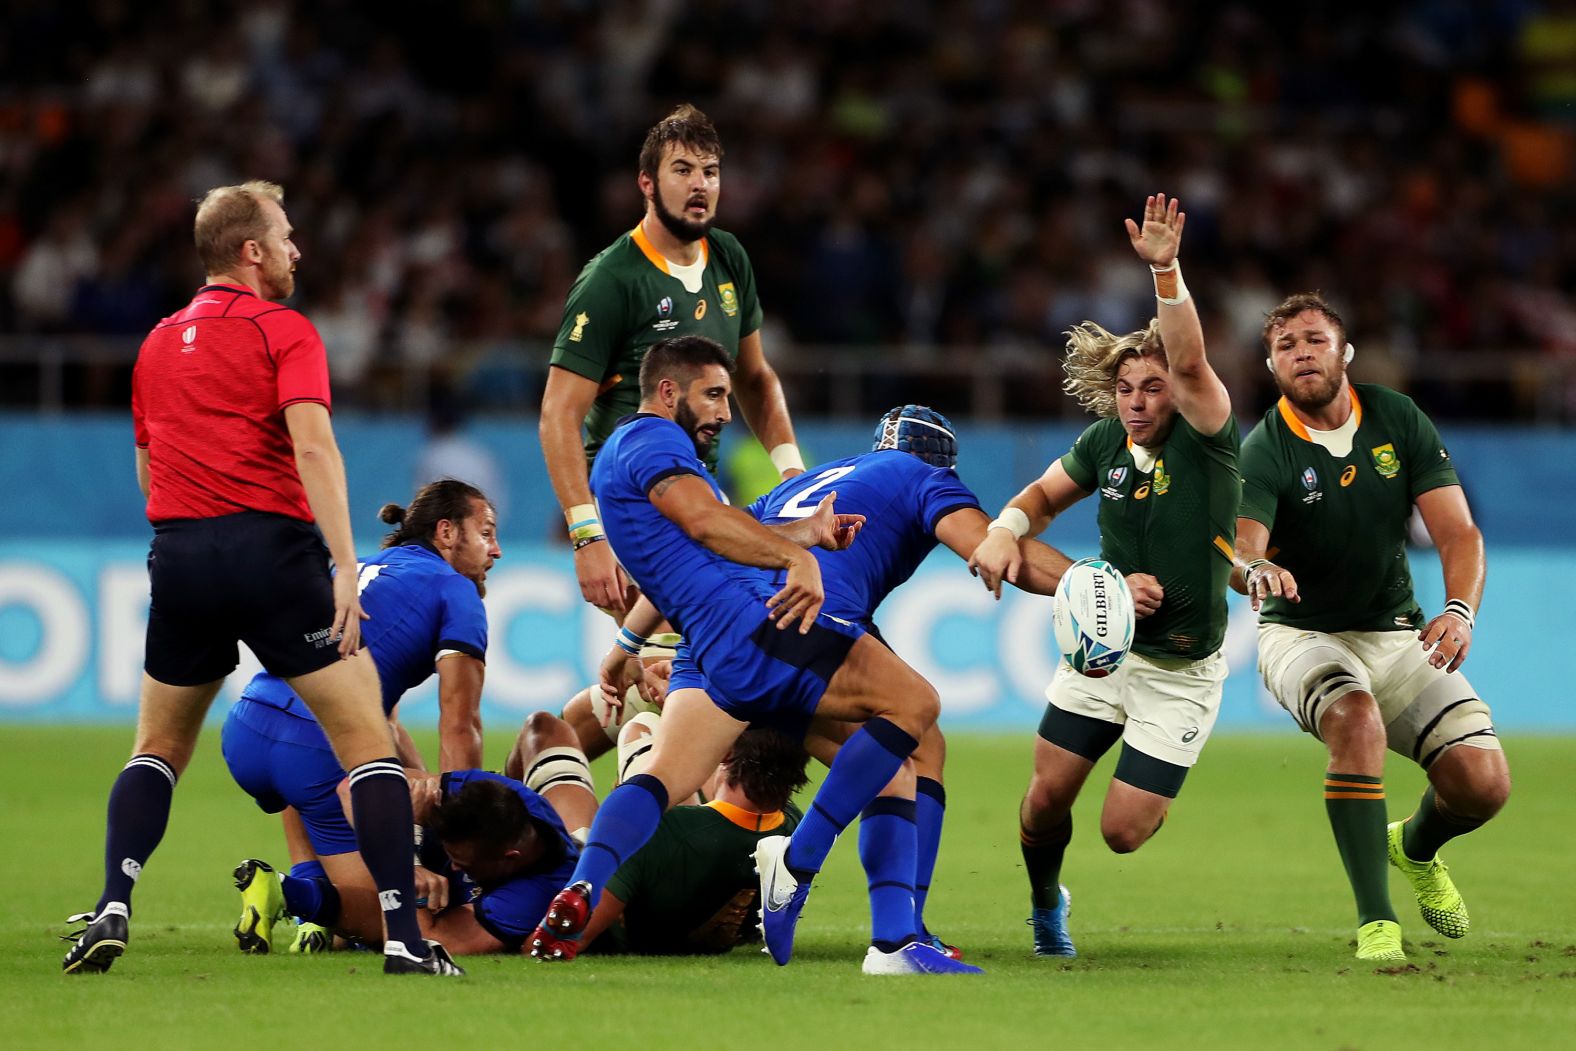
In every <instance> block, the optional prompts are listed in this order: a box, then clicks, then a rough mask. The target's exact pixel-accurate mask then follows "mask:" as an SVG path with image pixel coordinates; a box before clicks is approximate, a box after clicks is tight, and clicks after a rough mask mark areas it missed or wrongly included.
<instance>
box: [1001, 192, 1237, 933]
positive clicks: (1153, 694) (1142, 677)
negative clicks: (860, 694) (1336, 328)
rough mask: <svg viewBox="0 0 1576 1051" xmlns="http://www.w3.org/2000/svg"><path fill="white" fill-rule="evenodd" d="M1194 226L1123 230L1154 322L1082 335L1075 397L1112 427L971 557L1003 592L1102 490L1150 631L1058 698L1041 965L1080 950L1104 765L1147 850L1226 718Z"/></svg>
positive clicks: (1163, 206)
mask: <svg viewBox="0 0 1576 1051" xmlns="http://www.w3.org/2000/svg"><path fill="white" fill-rule="evenodd" d="M1185 221H1186V215H1185V213H1183V212H1181V211H1180V210H1179V209H1178V206H1177V202H1176V201H1174V200H1173V201H1170V202H1169V203H1168V202H1167V201H1166V198H1165V195H1164V194H1157V195H1155V196H1153V197H1150V198H1149V199H1148V200H1147V201H1146V202H1145V205H1144V219H1143V225H1142V226H1140V225H1139V224H1137V223H1135V222H1133V221H1132V220H1131V219H1129V220H1127V234H1128V238H1129V240H1130V241H1131V243H1132V246H1133V250H1134V251H1135V252H1136V253H1137V254H1138V257H1139V258H1140V259H1142V260H1144V261H1145V262H1146V263H1148V264H1149V268H1150V270H1151V271H1152V272H1153V274H1154V281H1155V296H1156V299H1157V300H1158V301H1159V305H1158V309H1157V312H1156V313H1157V317H1156V319H1155V320H1154V321H1151V322H1150V324H1149V326H1148V328H1146V329H1144V330H1141V331H1139V332H1134V333H1130V334H1129V335H1126V336H1121V337H1117V336H1114V335H1112V334H1111V333H1109V332H1107V331H1106V330H1105V329H1103V328H1101V327H1100V326H1099V325H1096V324H1094V323H1093V322H1087V321H1086V322H1084V323H1083V324H1081V325H1079V326H1078V327H1076V328H1075V329H1073V330H1072V331H1071V332H1070V333H1068V337H1069V338H1068V343H1067V356H1066V360H1065V362H1064V366H1063V367H1064V370H1065V372H1066V375H1067V381H1066V384H1065V386H1066V389H1067V391H1068V393H1070V394H1073V395H1074V396H1076V397H1077V398H1078V400H1079V402H1080V403H1081V404H1082V405H1083V406H1084V407H1085V408H1087V409H1090V410H1091V411H1093V412H1094V413H1095V414H1096V415H1097V416H1100V417H1101V419H1100V420H1099V421H1098V422H1096V423H1094V424H1092V425H1091V426H1090V427H1089V428H1088V429H1087V430H1085V431H1084V433H1083V434H1082V435H1081V436H1080V437H1079V438H1078V440H1077V441H1076V442H1075V443H1074V444H1073V447H1072V450H1071V451H1070V452H1069V453H1067V455H1065V456H1063V457H1062V458H1061V459H1060V460H1057V461H1056V462H1054V463H1052V464H1051V466H1050V467H1049V468H1047V469H1046V471H1045V473H1044V474H1043V475H1042V476H1041V477H1040V478H1039V480H1037V481H1036V482H1034V483H1032V484H1030V485H1029V486H1028V487H1026V488H1025V489H1024V490H1023V492H1021V493H1019V494H1018V495H1017V496H1015V497H1014V498H1013V499H1012V500H1011V501H1010V502H1009V503H1008V504H1007V506H1006V507H1005V508H1003V509H1002V512H1001V514H1000V515H999V516H998V517H997V518H996V520H995V521H994V522H992V523H991V529H990V531H989V533H988V534H987V535H986V537H985V539H984V540H983V541H981V543H980V545H979V547H978V548H977V549H976V550H975V552H974V555H973V557H972V559H971V560H970V565H971V566H973V567H974V568H976V569H977V570H978V572H979V574H980V576H981V578H982V579H983V580H984V582H985V586H986V587H988V588H990V589H991V590H992V591H999V589H1000V586H1001V580H1002V579H1003V578H1005V579H1007V580H1009V581H1014V580H1016V579H1017V578H1018V577H1019V575H1020V574H1021V573H1022V568H1021V567H1022V554H1021V552H1020V549H1019V546H1018V540H1019V539H1020V538H1022V537H1024V536H1028V535H1031V534H1036V533H1038V532H1040V531H1041V530H1042V529H1044V528H1045V527H1046V526H1047V525H1048V524H1049V523H1050V521H1051V519H1052V518H1054V517H1055V516H1056V515H1057V514H1060V513H1061V512H1062V511H1064V510H1066V509H1067V508H1068V507H1070V506H1071V505H1072V504H1074V503H1076V502H1077V501H1079V500H1081V499H1083V498H1084V497H1085V496H1088V495H1089V494H1090V493H1091V492H1094V491H1095V490H1096V489H1098V490H1099V493H1100V496H1099V500H1100V507H1099V512H1098V520H1099V524H1100V554H1101V557H1103V558H1105V559H1106V560H1107V561H1108V562H1110V563H1111V564H1112V565H1114V566H1116V567H1117V569H1118V570H1119V571H1121V572H1122V573H1123V574H1124V575H1125V576H1126V578H1127V581H1128V587H1129V589H1130V590H1131V591H1132V593H1133V601H1134V606H1135V609H1136V612H1137V614H1138V616H1139V617H1141V618H1142V619H1140V620H1139V621H1138V626H1137V630H1136V632H1135V634H1134V640H1133V648H1132V652H1130V653H1129V654H1128V657H1127V659H1126V660H1125V661H1124V662H1123V664H1122V665H1121V667H1120V668H1118V669H1117V671H1116V672H1114V673H1113V674H1111V675H1110V676H1109V677H1107V678H1103V679H1086V678H1084V677H1083V676H1081V675H1079V674H1077V673H1076V672H1074V671H1073V670H1072V669H1071V668H1070V667H1068V666H1066V665H1065V664H1063V665H1062V666H1061V667H1059V668H1058V669H1057V672H1056V677H1055V679H1053V680H1052V682H1051V685H1050V686H1049V687H1048V688H1047V689H1046V697H1047V699H1048V701H1049V703H1048V704H1047V705H1046V708H1045V716H1044V718H1043V719H1042V720H1041V721H1040V731H1039V739H1038V740H1036V741H1035V744H1034V774H1033V776H1032V778H1031V779H1030V781H1029V788H1028V791H1027V793H1026V794H1025V795H1024V799H1023V804H1022V806H1021V808H1020V811H1019V819H1020V823H1021V827H1020V838H1021V841H1022V845H1023V858H1024V863H1025V867H1026V868H1027V870H1028V875H1029V889H1030V896H1031V901H1032V905H1033V908H1032V912H1031V914H1030V918H1029V923H1030V926H1031V927H1032V928H1033V931H1034V951H1035V954H1036V955H1037V956H1075V955H1077V951H1076V950H1075V949H1074V947H1073V943H1072V940H1071V938H1070V937H1069V936H1068V933H1067V906H1068V901H1067V895H1066V893H1065V890H1064V889H1063V888H1061V887H1060V884H1059V878H1060V873H1061V867H1062V859H1063V856H1064V854H1065V853H1066V849H1067V844H1068V842H1069V840H1070V839H1071V837H1072V805H1073V801H1074V800H1075V799H1077V797H1078V793H1079V792H1080V790H1081V789H1082V788H1083V784H1084V780H1085V778H1087V777H1088V776H1089V771H1090V770H1091V769H1092V768H1093V767H1094V764H1095V762H1096V761H1098V760H1099V758H1100V757H1101V756H1102V755H1104V754H1105V753H1106V751H1107V750H1108V749H1109V748H1110V747H1111V746H1112V745H1113V744H1115V743H1116V742H1117V741H1118V740H1121V741H1122V755H1121V758H1120V759H1119V760H1118V762H1117V766H1116V774H1115V776H1114V778H1113V780H1112V782H1111V786H1110V788H1109V790H1108V791H1107V792H1106V797H1105V807H1104V810H1103V812H1102V813H1101V817H1100V831H1101V833H1102V834H1103V835H1104V837H1105V841H1106V843H1107V844H1108V845H1109V846H1110V848H1111V849H1112V850H1114V851H1116V852H1118V853H1124V854H1125V853H1128V852H1130V851H1134V850H1137V849H1138V848H1139V847H1140V846H1142V845H1143V843H1144V842H1145V841H1147V840H1148V839H1149V837H1150V836H1152V835H1153V834H1154V833H1155V832H1156V831H1157V830H1158V829H1159V828H1160V825H1161V822H1163V821H1164V820H1165V816H1166V813H1167V811H1168V810H1169V808H1170V806H1171V801H1172V799H1174V798H1175V797H1176V795H1177V793H1178V792H1179V791H1180V790H1181V788H1182V782H1183V780H1184V778H1186V776H1187V772H1188V769H1189V768H1190V767H1192V766H1193V765H1194V763H1196V762H1197V761H1198V757H1199V753H1200V752H1201V751H1202V749H1203V747H1204V743H1205V741H1207V740H1208V739H1209V734H1210V730H1211V729H1212V728H1213V726H1214V724H1215V717H1216V715H1217V714H1218V712H1219V709H1220V691H1221V685H1222V683H1223V682H1224V681H1225V677H1226V663H1225V660H1224V658H1222V656H1221V654H1220V645H1221V642H1222V640H1223V639H1224V638H1225V629H1226V586H1227V579H1228V577H1229V575H1230V572H1231V550H1232V548H1231V544H1232V537H1233V534H1234V531H1235V528H1236V519H1237V508H1238V503H1239V500H1240V496H1241V486H1240V483H1239V481H1238V478H1237V425H1236V421H1235V420H1234V419H1233V418H1232V415H1231V401H1230V398H1229V397H1228V395H1227V393H1226V388H1225V386H1224V385H1223V384H1222V383H1221V382H1220V379H1219V377H1217V376H1216V375H1215V371H1214V369H1212V368H1211V367H1210V365H1209V361H1208V360H1207V358H1206V357H1205V353H1204V336H1203V330H1202V328H1201V327H1200V325H1199V320H1198V311H1197V309H1196V308H1195V307H1194V304H1193V301H1192V299H1191V297H1190V296H1189V295H1188V291H1187V286H1186V285H1185V284H1183V282H1182V273H1181V270H1180V264H1179V263H1178V261H1177V253H1178V250H1179V248H1180V246H1181V241H1182V228H1183V225H1184V223H1185Z"/></svg>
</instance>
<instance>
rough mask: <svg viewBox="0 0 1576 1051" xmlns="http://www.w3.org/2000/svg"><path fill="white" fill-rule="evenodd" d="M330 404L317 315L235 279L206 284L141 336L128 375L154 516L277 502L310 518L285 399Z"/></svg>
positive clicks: (203, 514) (278, 509) (279, 510)
mask: <svg viewBox="0 0 1576 1051" xmlns="http://www.w3.org/2000/svg"><path fill="white" fill-rule="evenodd" d="M300 401H314V402H317V403H318V404H320V405H323V406H324V407H327V406H328V405H329V394H328V358H327V355H326V354H325V353H324V350H323V341H322V339H321V338H319V336H318V334H317V329H315V328H313V327H312V323H311V322H310V321H308V320H307V319H306V318H304V317H302V316H301V315H300V314H298V313H296V312H295V311H294V310H291V309H290V308H289V307H284V306H280V305H279V304H277V303H268V302H264V301H263V300H261V299H258V298H257V296H255V295H253V294H252V293H251V292H250V291H248V290H247V289H245V288H240V287H237V286H234V285H207V286H205V287H203V288H201V289H198V291H197V295H196V297H195V298H194V299H193V300H192V301H191V303H189V304H188V305H187V306H186V308H185V309H184V310H182V311H180V313H178V314H172V315H170V316H169V317H167V318H165V319H164V320H163V321H161V322H159V324H158V327H157V328H155V329H154V330H153V331H152V332H150V333H149V334H148V338H147V339H145V340H143V343H142V349H141V350H140V351H139V352H138V353H137V367H136V369H135V370H134V371H133V372H132V379H131V416H132V422H133V424H134V426H135V428H136V440H137V446H138V448H142V449H147V450H148V473H149V480H150V482H151V486H150V495H149V497H148V520H149V521H150V522H163V521H167V520H169V519H173V518H214V517H217V516H218V515H228V514H235V513H236V512H238V511H271V512H273V513H275V514H281V515H288V516H290V517H291V518H299V519H302V520H303V521H307V522H310V521H312V509H311V507H310V506H308V504H307V500H306V490H305V489H304V488H302V486H301V476H300V474H299V473H298V472H297V471H296V465H295V447H294V446H293V445H292V444H291V442H290V432H289V431H288V430H287V429H286V427H285V416H284V410H285V406H287V405H293V404H295V403H296V402H300Z"/></svg>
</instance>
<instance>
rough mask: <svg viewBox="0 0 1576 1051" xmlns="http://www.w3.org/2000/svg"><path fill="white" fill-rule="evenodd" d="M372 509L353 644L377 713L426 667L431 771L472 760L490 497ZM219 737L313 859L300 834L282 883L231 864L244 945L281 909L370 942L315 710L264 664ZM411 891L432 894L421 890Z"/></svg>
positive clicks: (370, 907) (438, 491)
mask: <svg viewBox="0 0 1576 1051" xmlns="http://www.w3.org/2000/svg"><path fill="white" fill-rule="evenodd" d="M381 514H382V516H383V519H384V521H386V522H389V523H390V524H391V525H394V526H395V529H394V530H393V531H392V532H391V533H389V534H388V536H387V537H385V538H384V542H383V543H384V546H383V550H382V551H381V552H379V553H378V554H377V555H376V556H374V557H373V558H370V559H368V560H367V561H366V562H364V563H362V564H361V565H360V567H359V570H358V573H359V576H358V587H359V589H360V599H361V603H362V607H363V608H364V609H365V610H366V611H367V613H368V614H369V616H370V618H371V619H369V620H368V621H367V622H366V625H365V628H364V635H363V640H364V643H365V646H366V648H367V649H369V650H370V651H371V658H372V660H373V662H374V663H375V664H376V667H377V673H378V679H379V681H380V683H381V686H382V703H383V711H384V712H385V714H386V716H387V717H388V718H390V719H392V718H393V716H394V712H395V710H396V706H397V705H398V704H399V700H400V698H401V697H402V696H403V695H404V694H405V692H406V691H407V690H410V689H413V688H415V687H416V686H418V685H420V684H421V683H422V682H424V681H425V680H426V679H427V678H428V677H429V676H430V675H432V674H433V672H434V671H436V672H437V674H438V703H439V762H440V766H441V768H442V769H444V770H453V769H468V768H472V767H476V766H479V765H480V763H481V754H482V739H481V692H482V683H483V680H484V676H485V665H484V663H483V660H484V658H485V656H486V652H487V612H486V609H485V607H484V606H483V605H482V595H483V594H484V592H485V590H486V580H487V573H488V570H490V569H491V568H492V564H493V562H494V560H496V559H498V558H501V557H502V551H501V550H500V549H499V547H498V541H497V536H496V531H497V521H496V518H495V515H494V512H493V508H492V505H491V504H490V503H489V502H488V500H487V497H486V495H485V494H483V493H482V492H481V491H480V490H478V489H476V488H474V487H473V486H470V485H467V484H466V483H464V482H457V481H454V480H452V479H446V480H443V481H438V482H433V483H431V484H429V485H426V486H424V487H423V488H422V489H421V490H420V491H419V492H417V494H416V496H415V498H414V499H413V500H412V501H411V503H410V507H409V508H401V507H399V506H398V505H395V504H389V505H388V506H386V507H385V508H384V509H383V511H382V512H381ZM386 733H387V730H385V734H386ZM400 736H401V741H402V746H401V747H400V748H399V749H398V750H399V752H400V753H401V755H400V760H401V762H402V763H403V764H405V765H406V766H407V767H416V768H420V766H421V763H420V760H419V757H416V756H414V755H413V754H411V749H410V747H409V744H408V742H409V738H408V737H405V736H404V735H403V734H402V735H400ZM222 742H223V750H224V758H225V762H226V764H227V765H228V766H229V768H230V773H231V776H232V777H234V778H235V781H236V783H237V784H239V785H240V786H241V787H242V788H243V789H244V790H245V791H246V792H247V793H248V794H249V795H251V796H252V798H253V799H255V800H256V801H257V805H258V806H259V807H261V808H262V809H263V810H265V811H267V812H269V813H277V812H279V811H281V810H283V809H284V808H286V807H291V808H293V809H294V811H295V812H296V813H297V814H298V815H299V818H300V821H301V823H302V825H303V826H304V832H305V837H306V840H307V842H308V843H309V844H310V852H311V855H313V857H312V858H311V859H310V860H309V859H308V858H307V857H303V856H301V855H302V854H303V851H302V848H301V845H300V844H299V841H297V843H296V844H295V845H294V846H293V847H292V860H293V861H296V862H298V863H299V864H298V865H297V866H296V867H295V869H293V876H290V877H285V878H284V880H283V887H282V890H281V881H280V880H279V879H277V878H276V874H275V873H274V871H273V870H272V869H271V868H270V867H269V866H267V865H266V864H263V863H261V862H257V861H246V862H243V863H242V864H241V865H240V866H239V867H238V868H237V869H236V871H235V880H236V886H237V888H238V889H240V891H241V901H242V910H241V920H240V923H239V924H238V925H237V927H236V930H235V936H236V939H237V941H238V942H239V943H240V946H241V949H242V950H243V951H245V952H254V953H261V952H268V951H269V950H270V948H271V947H272V941H273V924H274V922H275V921H276V920H277V919H278V917H279V916H280V915H282V912H281V909H282V908H284V907H287V908H288V910H289V912H290V913H292V914H293V915H295V916H298V917H301V918H302V919H304V920H306V921H307V922H312V923H320V924H322V925H324V926H329V927H333V928H335V929H338V930H341V931H344V932H347V933H349V934H352V935H354V936H355V937H357V938H360V939H362V940H363V941H367V942H370V943H373V944H376V943H377V942H379V941H380V940H381V935H380V934H378V933H377V931H378V927H379V914H380V912H381V909H380V904H379V901H378V898H377V894H376V888H375V887H374V886H373V884H372V881H371V877H370V875H369V873H368V872H367V868H366V865H365V864H364V862H363V860H362V857H361V855H360V854H359V853H358V852H357V850H356V840H355V833H354V831H353V829H352V828H351V824H350V822H349V821H348V820H347V818H346V812H345V810H344V808H343V807H342V805H341V799H340V794H339V790H340V786H341V782H342V781H344V779H345V771H344V769H343V767H341V766H340V764H339V761H338V759H337V758H336V756H335V754H334V752H333V750H332V749H330V748H329V745H328V741H327V739H326V738H325V737H324V734H323V729H322V727H321V726H319V725H318V723H317V721H316V719H314V718H313V716H312V713H311V712H310V711H309V710H308V709H307V708H306V706H305V705H303V704H302V703H301V701H300V699H299V698H298V697H297V696H296V695H295V693H294V692H293V691H292V690H291V688H290V686H289V684H288V683H286V682H284V681H283V680H281V679H279V678H277V677H275V676H273V675H269V674H267V673H266V672H265V673H262V674H260V675H257V676H256V677H254V678H253V679H252V681H251V682H250V683H248V684H247V686H246V688H245V689H244V690H243V691H242V693H241V698H240V700H238V701H237V702H236V703H235V704H234V705H233V706H232V707H231V708H230V711H229V714H228V715H227V716H226V718H225V723H224V730H223V734H222ZM417 878H418V881H420V882H423V883H425V884H426V885H427V887H428V888H429V889H430V887H431V886H432V885H434V884H435V883H436V882H437V881H436V878H435V877H433V876H432V874H431V873H427V872H418V873H417ZM417 896H418V897H422V898H426V899H427V900H428V901H429V903H430V902H431V900H432V897H431V895H430V894H428V893H424V892H423V891H422V888H418V892H417ZM324 918H326V919H327V922H326V923H325V922H324Z"/></svg>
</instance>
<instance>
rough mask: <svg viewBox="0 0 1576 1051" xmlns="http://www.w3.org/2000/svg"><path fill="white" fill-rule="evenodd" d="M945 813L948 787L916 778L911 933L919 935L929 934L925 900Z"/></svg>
mask: <svg viewBox="0 0 1576 1051" xmlns="http://www.w3.org/2000/svg"><path fill="white" fill-rule="evenodd" d="M946 813H947V790H946V789H945V788H943V787H942V786H941V782H940V781H937V780H936V779H935V778H931V777H921V778H918V779H917V780H916V782H915V784H914V819H915V823H916V825H917V831H918V840H919V847H918V854H917V856H916V857H915V861H914V927H915V928H916V930H915V932H914V933H916V934H919V935H920V936H924V935H926V934H928V933H930V931H929V928H927V927H926V926H925V899H926V898H928V897H929V895H930V880H931V877H932V876H934V875H935V873H936V856H937V855H938V854H940V853H941V822H942V819H943V818H944V817H946Z"/></svg>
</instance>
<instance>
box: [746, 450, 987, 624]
mask: <svg viewBox="0 0 1576 1051" xmlns="http://www.w3.org/2000/svg"><path fill="white" fill-rule="evenodd" d="M832 492H835V493H836V494H837V503H836V510H837V511H838V513H840V514H859V515H864V516H865V524H864V527H863V528H862V529H861V530H860V532H859V537H858V539H856V540H855V541H854V545H853V546H852V547H850V548H848V550H846V551H826V550H823V549H821V548H816V549H815V551H814V554H815V556H816V558H817V559H819V560H820V563H821V579H822V581H823V582H824V584H825V587H826V604H825V605H824V606H822V607H821V611H822V612H823V613H825V614H828V615H830V616H833V617H840V618H842V619H844V620H850V621H854V622H856V623H862V622H867V621H869V619H870V617H871V615H872V614H874V612H875V609H876V607H877V606H879V605H881V602H882V600H883V599H885V598H886V597H887V595H888V594H890V593H891V591H892V590H893V589H894V588H896V587H897V586H898V585H899V584H901V583H903V582H904V581H905V580H907V579H908V578H909V577H910V576H912V575H913V574H914V570H915V569H917V568H918V567H919V564H920V563H921V562H923V561H924V560H925V556H926V555H928V554H930V552H931V550H932V549H934V548H935V546H936V542H937V541H936V523H937V522H939V521H941V520H942V519H943V518H945V517H946V516H947V515H949V514H951V513H952V512H953V511H957V510H960V509H962V508H968V507H972V508H978V507H979V506H980V502H979V498H978V497H976V496H975V495H974V493H973V492H971V491H970V490H969V487H968V486H966V485H964V484H963V482H962V481H961V480H960V479H959V478H958V473H957V472H956V471H955V470H953V469H952V468H950V467H932V466H931V465H930V464H928V463H926V462H925V461H923V460H921V459H920V458H919V457H917V456H914V455H911V454H910V453H906V452H901V451H899V450H896V449H881V450H877V451H875V452H867V453H861V454H859V455H858V456H849V457H845V458H844V459H841V460H833V461H831V462H829V463H824V464H820V465H819V466H816V467H812V468H810V469H809V470H808V471H806V472H805V473H804V474H801V475H798V476H797V477H794V478H790V479H788V480H787V481H785V482H783V483H782V484H780V485H778V486H777V488H775V489H773V490H772V491H771V492H769V493H767V494H766V495H765V496H763V497H761V498H760V499H759V500H757V501H755V503H754V504H752V505H751V506H750V508H749V513H750V514H752V515H754V516H755V517H756V518H758V519H760V520H761V521H762V522H763V523H767V524H778V523H782V522H789V521H793V520H794V519H798V518H807V517H809V516H810V515H812V514H814V513H815V508H816V505H817V504H818V503H820V502H821V500H822V499H823V498H824V497H825V496H826V495H827V494H828V493H832Z"/></svg>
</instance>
